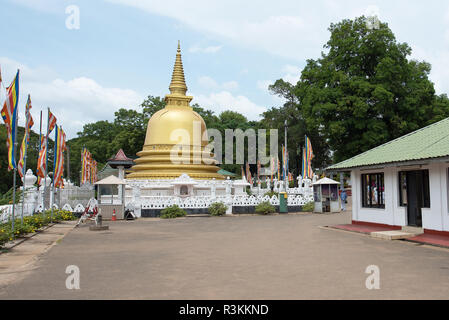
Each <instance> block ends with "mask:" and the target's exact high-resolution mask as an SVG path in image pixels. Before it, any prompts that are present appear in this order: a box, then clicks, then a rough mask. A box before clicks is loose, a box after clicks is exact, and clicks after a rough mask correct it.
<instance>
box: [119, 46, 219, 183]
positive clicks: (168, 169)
mask: <svg viewBox="0 0 449 320" xmlns="http://www.w3.org/2000/svg"><path fill="white" fill-rule="evenodd" d="M169 89H170V94H168V95H166V96H165V104H166V105H165V108H164V109H162V110H159V111H158V112H156V113H155V114H154V115H153V116H152V117H151V118H150V120H149V121H148V127H147V133H146V137H145V143H144V146H143V150H142V151H140V152H138V153H137V156H138V157H139V158H137V159H136V160H134V162H135V165H134V166H133V167H132V168H131V170H130V173H129V174H128V175H127V176H126V178H127V179H174V178H178V177H179V176H180V175H182V174H183V173H186V174H188V175H189V176H190V177H191V178H193V179H213V178H215V179H217V180H218V179H224V177H223V176H222V175H221V174H219V173H217V171H218V170H220V168H219V167H217V166H216V164H217V161H216V160H214V159H213V158H212V157H213V155H212V154H211V153H210V151H209V150H208V149H206V146H207V144H208V136H207V128H206V124H205V122H204V120H203V118H202V117H201V116H200V115H199V114H198V113H196V112H195V111H193V108H192V107H191V106H190V104H189V103H190V101H191V100H192V99H193V97H190V96H186V92H187V86H186V82H185V78H184V69H183V67H182V60H181V48H180V45H179V42H178V51H177V53H176V60H175V66H174V68H173V75H172V79H171V83H170V87H169ZM178 151H179V152H178ZM173 155H175V156H173Z"/></svg>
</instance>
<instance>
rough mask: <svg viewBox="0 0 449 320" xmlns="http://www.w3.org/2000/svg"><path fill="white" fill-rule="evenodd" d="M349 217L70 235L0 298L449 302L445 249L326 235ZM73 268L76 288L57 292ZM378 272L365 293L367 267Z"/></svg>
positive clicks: (118, 226) (259, 219)
mask: <svg viewBox="0 0 449 320" xmlns="http://www.w3.org/2000/svg"><path fill="white" fill-rule="evenodd" d="M350 221H351V217H350V213H349V212H346V213H339V214H326V215H319V214H300V215H274V216H235V217H198V218H195V217H192V218H191V217H187V218H181V219H175V220H160V219H139V220H136V221H117V222H106V224H108V225H109V226H110V230H109V231H101V232H93V231H89V229H88V227H87V226H82V227H80V228H76V229H73V230H72V231H71V232H70V233H68V234H67V235H66V236H65V237H64V238H63V240H62V241H60V242H59V243H57V244H56V245H54V246H53V247H51V249H49V250H48V251H47V252H46V253H45V254H42V255H41V256H40V257H39V259H37V261H36V262H35V264H34V266H33V268H32V269H31V270H30V271H28V272H27V273H26V275H24V276H23V277H22V278H21V279H17V280H16V281H14V282H13V283H10V284H9V285H6V286H3V287H0V299H448V298H449V250H446V249H440V248H434V247H429V246H423V245H419V244H415V243H410V242H404V241H388V240H381V239H374V238H370V237H368V236H366V235H361V234H356V233H350V232H344V231H338V230H329V229H323V228H320V226H326V225H332V224H340V223H350ZM68 265H76V266H78V267H79V269H80V289H79V290H68V289H67V288H66V286H65V282H66V277H67V276H68V275H67V274H66V273H65V270H66V267H67V266H68ZM369 265H377V266H378V267H379V268H380V289H379V290H368V289H367V288H366V286H365V281H366V279H367V277H368V276H369V275H368V274H366V273H365V270H366V268H367V266H369Z"/></svg>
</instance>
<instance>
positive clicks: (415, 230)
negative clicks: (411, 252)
mask: <svg viewBox="0 0 449 320" xmlns="http://www.w3.org/2000/svg"><path fill="white" fill-rule="evenodd" d="M402 231H404V232H409V233H414V234H416V235H419V234H423V233H424V230H423V228H419V227H411V226H403V227H402Z"/></svg>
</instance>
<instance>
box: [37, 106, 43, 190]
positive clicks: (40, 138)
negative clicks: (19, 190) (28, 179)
mask: <svg viewBox="0 0 449 320" xmlns="http://www.w3.org/2000/svg"><path fill="white" fill-rule="evenodd" d="M41 148H42V110H41V116H40V124H39V151H38V153H37V163H38V164H39V153H40V152H41ZM37 171H39V168H37ZM38 177H39V176H38ZM38 182H40V181H39V178H38ZM37 190H38V191H40V183H38V184H37Z"/></svg>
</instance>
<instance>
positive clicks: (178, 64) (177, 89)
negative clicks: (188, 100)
mask: <svg viewBox="0 0 449 320" xmlns="http://www.w3.org/2000/svg"><path fill="white" fill-rule="evenodd" d="M169 89H170V93H171V94H174V95H176V94H178V95H183V96H185V95H186V92H187V85H186V81H185V78H184V69H183V67H182V59H181V45H180V41H179V40H178V50H177V53H176V60H175V66H174V67H173V75H172V77H171V83H170V87H169Z"/></svg>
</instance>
